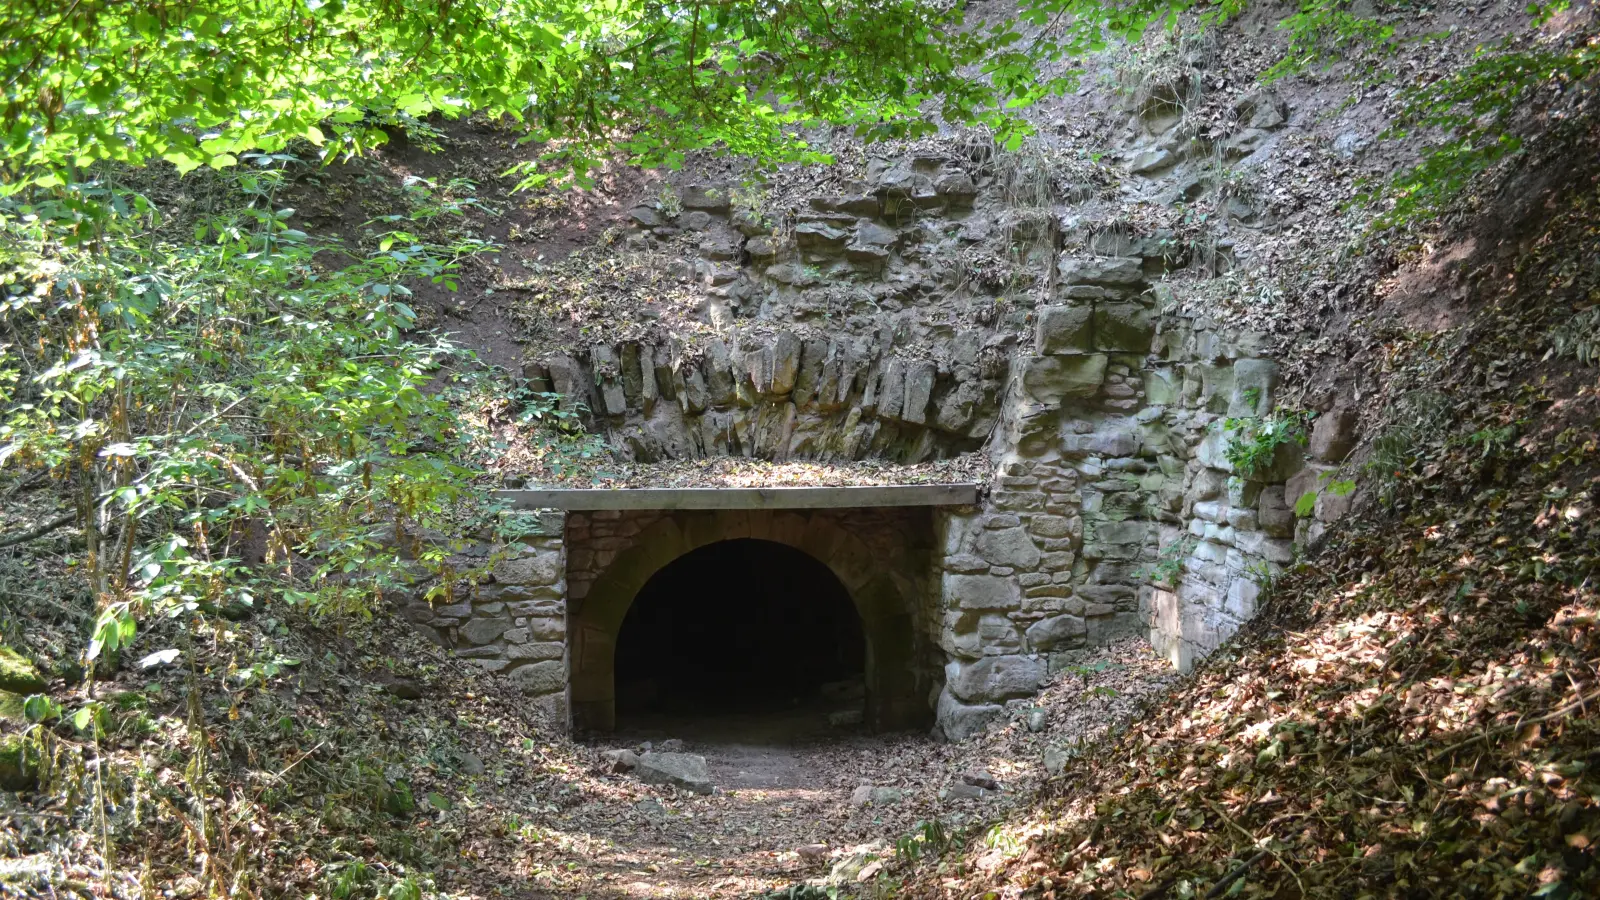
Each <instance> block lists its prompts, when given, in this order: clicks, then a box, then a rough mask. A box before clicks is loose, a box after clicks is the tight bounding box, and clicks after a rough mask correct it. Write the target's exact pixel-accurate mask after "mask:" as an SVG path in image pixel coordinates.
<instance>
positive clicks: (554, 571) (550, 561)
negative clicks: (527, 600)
mask: <svg viewBox="0 0 1600 900" xmlns="http://www.w3.org/2000/svg"><path fill="white" fill-rule="evenodd" d="M561 568H562V566H561V554H559V553H539V554H536V555H534V556H527V557H523V558H522V559H505V560H501V561H500V562H499V563H497V564H496V565H495V567H494V580H495V581H496V582H497V583H499V584H525V585H544V584H555V583H556V582H557V581H560V580H561V574H562V573H561Z"/></svg>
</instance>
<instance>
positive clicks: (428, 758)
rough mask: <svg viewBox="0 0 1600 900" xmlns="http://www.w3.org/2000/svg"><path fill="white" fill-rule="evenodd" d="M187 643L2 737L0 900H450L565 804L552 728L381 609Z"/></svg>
mask: <svg viewBox="0 0 1600 900" xmlns="http://www.w3.org/2000/svg"><path fill="white" fill-rule="evenodd" d="M27 613H28V610H27V609H26V608H21V609H19V608H17V607H15V606H11V605H9V604H8V605H7V606H6V607H5V608H4V609H0V614H4V615H8V616H10V615H26V614H27ZM176 632H177V629H175V628H172V627H165V628H158V629H157V630H156V632H155V633H152V634H148V635H145V636H143V640H144V641H145V642H146V643H147V644H149V645H151V646H155V645H157V644H160V643H162V642H163V641H171V642H173V643H177V644H180V645H182V648H183V649H182V652H181V653H180V654H179V655H177V656H174V657H172V658H171V659H170V660H167V661H163V662H161V663H158V664H154V665H152V666H151V667H149V668H140V667H137V666H129V667H127V668H125V669H123V670H121V671H119V672H118V673H116V674H115V675H114V676H111V677H108V678H106V679H105V680H102V681H100V682H99V683H97V684H96V685H95V686H94V688H93V690H92V691H91V690H90V689H89V688H88V686H87V685H84V684H80V685H76V686H73V685H67V684H64V683H61V682H57V684H56V685H55V686H54V689H53V690H52V691H51V692H50V693H49V694H48V696H47V697H45V698H44V699H46V700H47V701H48V702H47V703H46V704H44V705H41V707H40V708H39V710H37V711H36V712H35V713H34V715H33V716H32V718H34V719H37V721H27V720H23V721H17V720H14V719H13V720H10V721H6V722H5V723H4V726H3V729H0V781H6V782H8V783H6V784H4V785H3V787H4V788H5V789H6V790H17V789H19V788H22V789H23V790H22V791H21V793H11V794H7V793H0V823H3V825H0V859H7V860H9V861H10V862H8V863H7V869H6V870H5V874H4V875H0V896H5V895H11V896H30V897H31V896H38V897H47V896H48V897H67V896H84V897H87V896H102V897H103V896H113V897H150V896H187V897H306V896H313V895H315V896H322V897H348V898H420V897H425V896H426V897H446V896H454V895H455V894H456V892H457V891H465V890H467V889H468V888H469V887H470V885H469V884H467V883H464V882H463V881H462V877H463V876H461V874H460V873H459V872H458V871H457V868H458V866H459V863H460V860H461V857H462V851H463V848H464V846H465V845H466V844H467V843H468V842H469V841H470V840H472V839H474V838H475V837H476V836H478V835H480V834H482V833H484V832H485V831H486V830H492V828H493V827H495V826H494V825H493V824H492V823H493V822H498V821H499V820H500V819H501V818H503V817H504V816H505V815H514V814H517V813H520V814H522V815H524V816H531V815H533V814H534V813H536V812H538V811H539V810H540V809H541V808H542V807H543V806H544V805H546V804H548V803H550V802H564V801H566V800H567V799H568V797H569V796H570V795H563V790H564V786H563V785H562V783H561V780H560V777H559V772H560V770H562V768H563V767H564V764H563V762H562V758H561V757H560V755H559V752H558V750H555V749H552V744H551V743H550V741H551V735H552V734H553V733H554V732H555V729H554V727H553V726H552V725H551V724H550V723H548V722H546V721H544V720H543V719H541V718H540V717H539V715H538V714H536V713H533V712H531V711H529V709H528V707H527V705H526V704H525V703H521V702H519V700H518V699H517V698H516V697H515V696H514V693H513V692H512V691H510V690H508V689H506V688H505V687H503V686H500V685H498V684H491V683H489V681H488V676H484V675H482V674H479V673H478V672H477V670H476V669H475V668H473V667H471V666H470V664H468V663H463V662H459V661H456V660H453V659H450V658H449V657H448V656H447V655H446V654H444V652H443V651H440V650H438V649H437V648H433V647H432V646H431V645H427V644H426V643H425V642H423V641H422V640H421V639H420V638H418V637H416V636H415V635H414V633H413V632H411V631H410V629H409V628H407V626H406V625H405V624H404V623H402V622H398V621H395V620H393V619H392V618H390V617H389V616H388V615H387V614H383V613H379V614H378V615H376V616H375V617H374V618H372V619H370V620H346V621H342V622H339V623H336V624H335V623H329V622H327V621H312V620H310V619H308V618H307V617H306V615H305V614H304V613H303V612H301V611H298V610H293V609H288V610H284V609H275V610H271V611H263V612H260V613H256V614H254V615H252V616H250V617H248V618H246V619H245V620H243V621H240V622H237V623H223V624H218V625H217V626H216V627H214V628H213V629H211V630H209V632H208V633H206V634H204V635H189V636H187V637H186V636H185V635H182V634H179V633H176ZM403 698H413V699H403ZM507 795H510V796H514V797H516V798H518V799H516V800H513V801H506V800H504V799H503V797H505V796H507ZM474 823H476V824H474ZM513 843H515V840H513ZM30 872H31V873H34V874H33V875H32V876H30V875H29V874H28V873H30ZM18 873H21V874H18Z"/></svg>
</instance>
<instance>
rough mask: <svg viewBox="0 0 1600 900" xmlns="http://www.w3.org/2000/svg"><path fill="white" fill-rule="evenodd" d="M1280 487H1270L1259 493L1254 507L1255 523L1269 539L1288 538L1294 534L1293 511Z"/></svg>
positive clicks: (1283, 490) (1282, 488)
mask: <svg viewBox="0 0 1600 900" xmlns="http://www.w3.org/2000/svg"><path fill="white" fill-rule="evenodd" d="M1285 497H1286V491H1285V489H1284V487H1283V486H1282V485H1271V486H1268V487H1266V488H1264V489H1262V491H1261V500H1260V502H1259V503H1258V504H1257V505H1256V521H1257V524H1258V525H1259V527H1260V528H1261V531H1262V532H1263V533H1264V534H1266V535H1268V536H1270V537H1290V536H1292V535H1293V534H1294V510H1293V509H1292V508H1291V507H1290V506H1289V504H1288V503H1287V501H1286V499H1285Z"/></svg>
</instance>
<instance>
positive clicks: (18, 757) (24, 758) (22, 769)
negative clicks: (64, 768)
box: [0, 734, 39, 791]
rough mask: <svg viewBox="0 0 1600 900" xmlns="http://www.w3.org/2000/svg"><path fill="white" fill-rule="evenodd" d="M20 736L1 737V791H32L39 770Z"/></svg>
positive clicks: (36, 781) (37, 779) (8, 735)
mask: <svg viewBox="0 0 1600 900" xmlns="http://www.w3.org/2000/svg"><path fill="white" fill-rule="evenodd" d="M31 757H32V754H30V753H29V752H28V746H27V744H25V743H24V742H23V739H22V735H20V734H7V735H0V790H4V791H26V790H32V789H33V788H34V787H35V786H37V785H38V783H39V770H38V767H37V766H36V765H34V762H35V761H34V760H33V759H32V758H31Z"/></svg>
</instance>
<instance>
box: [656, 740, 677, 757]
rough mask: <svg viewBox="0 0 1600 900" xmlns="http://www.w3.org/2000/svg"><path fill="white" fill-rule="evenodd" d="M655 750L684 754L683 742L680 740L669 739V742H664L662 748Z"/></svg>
mask: <svg viewBox="0 0 1600 900" xmlns="http://www.w3.org/2000/svg"><path fill="white" fill-rule="evenodd" d="M655 749H656V750H660V751H661V752H662V753H682V752H683V741H681V740H679V739H678V738H668V739H667V740H664V741H662V742H661V746H659V747H656V748H655Z"/></svg>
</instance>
